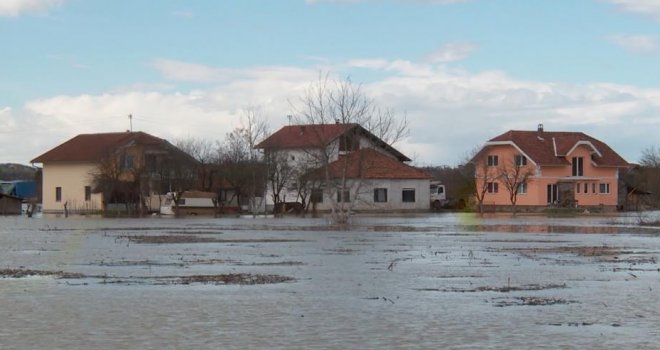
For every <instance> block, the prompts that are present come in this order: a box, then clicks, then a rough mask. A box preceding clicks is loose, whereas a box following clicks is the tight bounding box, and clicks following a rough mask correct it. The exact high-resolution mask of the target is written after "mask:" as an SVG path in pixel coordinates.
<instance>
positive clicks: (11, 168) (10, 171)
mask: <svg viewBox="0 0 660 350" xmlns="http://www.w3.org/2000/svg"><path fill="white" fill-rule="evenodd" d="M37 170H38V168H35V167H31V166H28V165H23V164H15V163H3V164H0V180H4V181H14V180H34V175H35V174H36V172H37Z"/></svg>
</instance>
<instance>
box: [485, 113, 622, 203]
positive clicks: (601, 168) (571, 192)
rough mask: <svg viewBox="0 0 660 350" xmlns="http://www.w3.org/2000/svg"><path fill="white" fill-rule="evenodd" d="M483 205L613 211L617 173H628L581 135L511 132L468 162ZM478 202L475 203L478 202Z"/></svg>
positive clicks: (603, 147)
mask: <svg viewBox="0 0 660 350" xmlns="http://www.w3.org/2000/svg"><path fill="white" fill-rule="evenodd" d="M472 162H473V164H474V165H475V176H476V181H475V182H476V187H477V197H479V192H481V194H482V197H483V203H482V204H483V205H484V206H486V207H491V206H511V204H512V203H511V201H512V199H513V200H514V201H515V203H516V206H518V207H526V208H528V209H531V208H533V207H536V208H539V207H547V206H558V207H585V208H588V207H599V208H603V209H605V210H614V209H615V208H616V205H617V200H618V178H619V176H618V174H619V169H621V168H627V167H629V164H628V162H626V161H625V160H624V159H623V158H621V156H619V155H618V154H617V153H616V152H615V151H614V150H612V149H611V148H610V147H609V146H608V145H606V144H605V143H603V142H601V141H599V140H597V139H595V138H593V137H591V136H589V135H586V134H584V133H581V132H547V131H544V130H543V125H542V124H540V125H539V127H538V130H537V131H518V130H510V131H507V132H505V133H503V134H501V135H499V136H496V137H494V138H492V139H490V140H489V141H488V142H486V144H485V145H484V146H483V148H482V149H481V150H480V151H479V152H478V153H477V155H476V156H475V157H474V158H473V159H472ZM477 199H479V198H477Z"/></svg>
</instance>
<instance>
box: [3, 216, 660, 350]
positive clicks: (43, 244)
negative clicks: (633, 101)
mask: <svg viewBox="0 0 660 350" xmlns="http://www.w3.org/2000/svg"><path fill="white" fill-rule="evenodd" d="M634 222H635V218H634V217H609V218H605V217H586V218H557V219H553V218H545V217H529V216H520V217H518V218H509V217H488V218H479V217H476V216H473V215H466V214H429V215H425V216H408V217H361V218H356V219H354V222H353V225H352V226H351V227H350V228H349V229H346V230H339V229H337V228H334V227H332V226H329V225H328V224H327V221H326V220H325V219H306V218H283V219H273V218H261V219H259V218H257V219H252V218H233V219H227V218H191V219H168V218H147V219H95V218H83V217H77V218H75V217H73V218H68V219H64V218H46V217H44V218H37V219H27V218H24V217H0V270H2V271H3V272H2V273H3V274H4V275H3V276H4V277H0V348H2V349H247V348H263V349H355V348H360V349H386V348H394V349H407V348H411V349H441V348H446V349H479V348H490V349H529V348H546V349H557V348H563V349H571V348H586V349H621V348H628V349H658V348H660V264H658V263H659V262H660V230H658V229H655V228H643V229H642V228H640V227H637V226H635V225H634ZM191 276H193V277H191ZM200 276H201V277H200ZM214 276H215V277H214ZM246 276H247V277H246ZM230 277H231V278H230Z"/></svg>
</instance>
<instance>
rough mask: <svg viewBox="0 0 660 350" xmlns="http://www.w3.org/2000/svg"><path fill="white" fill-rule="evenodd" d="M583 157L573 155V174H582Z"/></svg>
mask: <svg viewBox="0 0 660 350" xmlns="http://www.w3.org/2000/svg"><path fill="white" fill-rule="evenodd" d="M583 164H584V159H583V158H582V157H573V173H572V175H573V176H584V167H583Z"/></svg>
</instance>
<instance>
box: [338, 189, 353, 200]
mask: <svg viewBox="0 0 660 350" xmlns="http://www.w3.org/2000/svg"><path fill="white" fill-rule="evenodd" d="M350 201H351V196H350V194H349V192H348V190H344V191H341V190H337V203H341V202H344V203H348V202H350Z"/></svg>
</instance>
